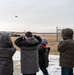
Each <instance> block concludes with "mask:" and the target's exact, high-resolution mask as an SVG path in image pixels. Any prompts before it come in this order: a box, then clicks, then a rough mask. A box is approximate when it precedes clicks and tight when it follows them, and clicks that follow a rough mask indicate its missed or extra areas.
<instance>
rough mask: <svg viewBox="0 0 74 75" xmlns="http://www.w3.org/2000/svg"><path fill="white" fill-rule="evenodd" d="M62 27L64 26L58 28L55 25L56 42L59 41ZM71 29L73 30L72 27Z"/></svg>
mask: <svg viewBox="0 0 74 75" xmlns="http://www.w3.org/2000/svg"><path fill="white" fill-rule="evenodd" d="M62 29H64V28H59V27H56V41H57V42H60V41H61V39H62V38H61V31H62ZM73 31H74V29H73ZM73 39H74V36H73Z"/></svg>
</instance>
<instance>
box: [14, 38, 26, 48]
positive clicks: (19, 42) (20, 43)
mask: <svg viewBox="0 0 74 75" xmlns="http://www.w3.org/2000/svg"><path fill="white" fill-rule="evenodd" d="M14 43H15V44H16V45H17V46H18V47H21V46H23V45H25V44H26V41H25V38H23V37H19V38H17V39H16V40H15V41H14Z"/></svg>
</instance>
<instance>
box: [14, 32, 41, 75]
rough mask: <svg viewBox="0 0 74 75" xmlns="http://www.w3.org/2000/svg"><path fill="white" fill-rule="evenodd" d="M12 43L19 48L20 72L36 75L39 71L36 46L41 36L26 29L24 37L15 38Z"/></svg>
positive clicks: (26, 74)
mask: <svg viewBox="0 0 74 75" xmlns="http://www.w3.org/2000/svg"><path fill="white" fill-rule="evenodd" d="M14 43H15V44H16V45H17V46H18V47H19V48H20V49H21V73H22V74H23V75H36V72H38V71H39V64H38V46H39V44H40V43H41V38H40V37H39V36H37V35H33V34H32V32H30V31H28V32H26V33H25V36H24V37H19V38H17V39H16V40H15V42H14Z"/></svg>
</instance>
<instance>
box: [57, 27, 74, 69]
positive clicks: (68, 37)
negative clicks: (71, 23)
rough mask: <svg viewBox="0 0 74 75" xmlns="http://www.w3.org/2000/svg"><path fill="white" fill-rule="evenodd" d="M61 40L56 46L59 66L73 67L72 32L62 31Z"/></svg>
mask: <svg viewBox="0 0 74 75" xmlns="http://www.w3.org/2000/svg"><path fill="white" fill-rule="evenodd" d="M61 34H62V38H63V41H61V42H60V43H59V45H58V51H59V52H60V66H61V67H65V68H73V67H74V40H73V30H72V29H69V28H67V29H63V30H62V33H61Z"/></svg>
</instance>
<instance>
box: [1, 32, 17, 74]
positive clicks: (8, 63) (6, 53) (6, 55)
mask: <svg viewBox="0 0 74 75" xmlns="http://www.w3.org/2000/svg"><path fill="white" fill-rule="evenodd" d="M15 51H16V48H15V47H13V43H12V40H11V38H10V36H9V34H8V33H2V34H1V35H0V75H13V59H12V57H13V55H14V53H15Z"/></svg>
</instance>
